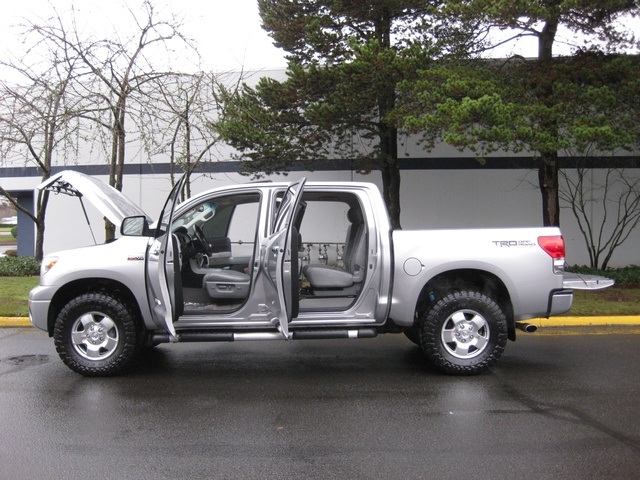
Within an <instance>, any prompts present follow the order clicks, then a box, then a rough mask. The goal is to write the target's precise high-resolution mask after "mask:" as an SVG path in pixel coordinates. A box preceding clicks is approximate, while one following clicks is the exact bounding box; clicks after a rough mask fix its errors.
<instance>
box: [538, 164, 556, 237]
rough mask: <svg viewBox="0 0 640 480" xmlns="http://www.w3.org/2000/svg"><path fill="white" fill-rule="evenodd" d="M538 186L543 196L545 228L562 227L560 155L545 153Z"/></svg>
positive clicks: (539, 169)
mask: <svg viewBox="0 0 640 480" xmlns="http://www.w3.org/2000/svg"><path fill="white" fill-rule="evenodd" d="M538 184H539V185H540V193H541V194H542V220H543V225H544V226H545V227H558V226H560V201H559V196H558V153H557V152H548V153H543V154H542V156H541V159H540V166H539V167H538Z"/></svg>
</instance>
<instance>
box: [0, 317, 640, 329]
mask: <svg viewBox="0 0 640 480" xmlns="http://www.w3.org/2000/svg"><path fill="white" fill-rule="evenodd" d="M524 322H525V323H531V324H533V325H535V326H537V327H538V328H553V327H596V326H597V327H603V326H625V325H628V326H640V315H625V316H616V317H552V318H532V319H531V320H526V321H524ZM2 327H4V328H10V327H14V328H17V327H31V322H29V319H28V318H27V317H0V328H2Z"/></svg>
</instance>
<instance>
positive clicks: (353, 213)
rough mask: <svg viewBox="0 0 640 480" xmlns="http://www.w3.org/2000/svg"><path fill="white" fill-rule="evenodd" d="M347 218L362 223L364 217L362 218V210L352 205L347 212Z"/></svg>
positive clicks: (352, 221)
mask: <svg viewBox="0 0 640 480" xmlns="http://www.w3.org/2000/svg"><path fill="white" fill-rule="evenodd" d="M347 219H348V220H349V221H350V222H351V223H364V219H363V218H362V210H360V208H359V207H352V208H350V209H349V211H348V212H347Z"/></svg>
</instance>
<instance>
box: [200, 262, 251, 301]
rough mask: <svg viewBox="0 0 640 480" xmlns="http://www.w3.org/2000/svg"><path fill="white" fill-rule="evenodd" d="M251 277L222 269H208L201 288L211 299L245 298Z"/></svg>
mask: <svg viewBox="0 0 640 480" xmlns="http://www.w3.org/2000/svg"><path fill="white" fill-rule="evenodd" d="M250 286H251V277H250V276H249V275H248V274H247V273H242V272H237V271H235V270H228V269H222V268H212V269H209V271H208V272H207V274H206V275H205V276H204V278H203V279H202V287H203V288H204V290H205V291H206V292H207V294H208V295H209V296H210V297H211V298H213V299H228V298H229V299H231V298H247V295H248V294H249V287H250Z"/></svg>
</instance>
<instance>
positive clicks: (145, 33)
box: [33, 0, 192, 239]
mask: <svg viewBox="0 0 640 480" xmlns="http://www.w3.org/2000/svg"><path fill="white" fill-rule="evenodd" d="M142 10H143V13H142V14H137V13H136V12H134V11H133V10H131V9H129V14H130V17H131V19H132V20H133V22H134V24H135V29H136V33H134V34H133V35H132V36H131V37H129V38H120V37H119V35H118V33H117V32H114V34H113V35H114V36H113V37H112V38H105V39H98V40H95V39H88V38H81V36H80V33H79V32H80V29H79V28H78V27H77V25H76V21H75V15H74V14H73V11H72V15H71V20H70V22H71V26H70V28H67V26H66V22H65V21H64V20H63V16H61V15H60V14H56V18H54V20H53V21H52V22H49V23H46V24H43V25H33V29H34V30H35V31H37V32H38V33H39V34H40V35H41V37H42V38H43V41H45V42H48V43H52V44H55V45H57V46H58V48H59V49H60V50H61V51H64V52H65V54H66V55H67V61H68V62H70V63H78V64H80V65H82V67H83V69H84V71H83V74H82V75H81V76H79V77H77V80H78V81H76V82H74V84H73V88H74V90H75V93H76V95H78V97H80V98H83V99H85V100H91V101H92V102H93V105H92V106H91V107H90V108H87V113H86V118H88V119H90V120H92V121H94V122H96V123H97V124H98V125H99V126H101V127H102V128H103V129H104V130H105V131H106V132H108V137H109V138H110V153H109V155H110V159H109V184H110V185H111V186H113V187H115V188H116V189H117V190H122V181H123V174H124V165H125V159H126V146H127V119H128V118H130V117H131V116H132V115H135V113H136V108H133V107H132V103H134V102H137V103H138V104H140V103H141V102H143V101H144V100H143V97H145V95H146V92H145V86H147V85H148V84H149V82H151V81H152V80H154V79H157V78H159V77H162V76H164V75H166V74H167V73H166V72H161V71H159V70H157V69H156V68H154V65H153V63H154V62H153V61H152V55H145V54H146V53H147V52H150V54H155V57H153V58H155V59H156V61H159V60H158V58H160V57H159V55H158V52H159V50H161V49H162V48H166V47H167V44H168V42H170V41H174V40H175V41H180V42H181V43H183V44H184V45H186V46H187V47H190V48H192V47H191V45H190V43H189V41H188V40H187V39H186V38H185V37H184V36H183V35H182V34H181V33H180V28H181V27H182V24H181V21H180V20H179V19H178V18H176V17H175V16H170V17H169V19H163V18H161V17H160V16H159V15H158V14H157V12H156V10H155V8H154V5H153V3H152V1H151V0H145V1H144V2H143V3H142ZM105 229H106V239H111V238H113V237H114V235H115V228H114V226H113V225H112V224H111V223H110V222H107V223H106V227H105Z"/></svg>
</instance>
